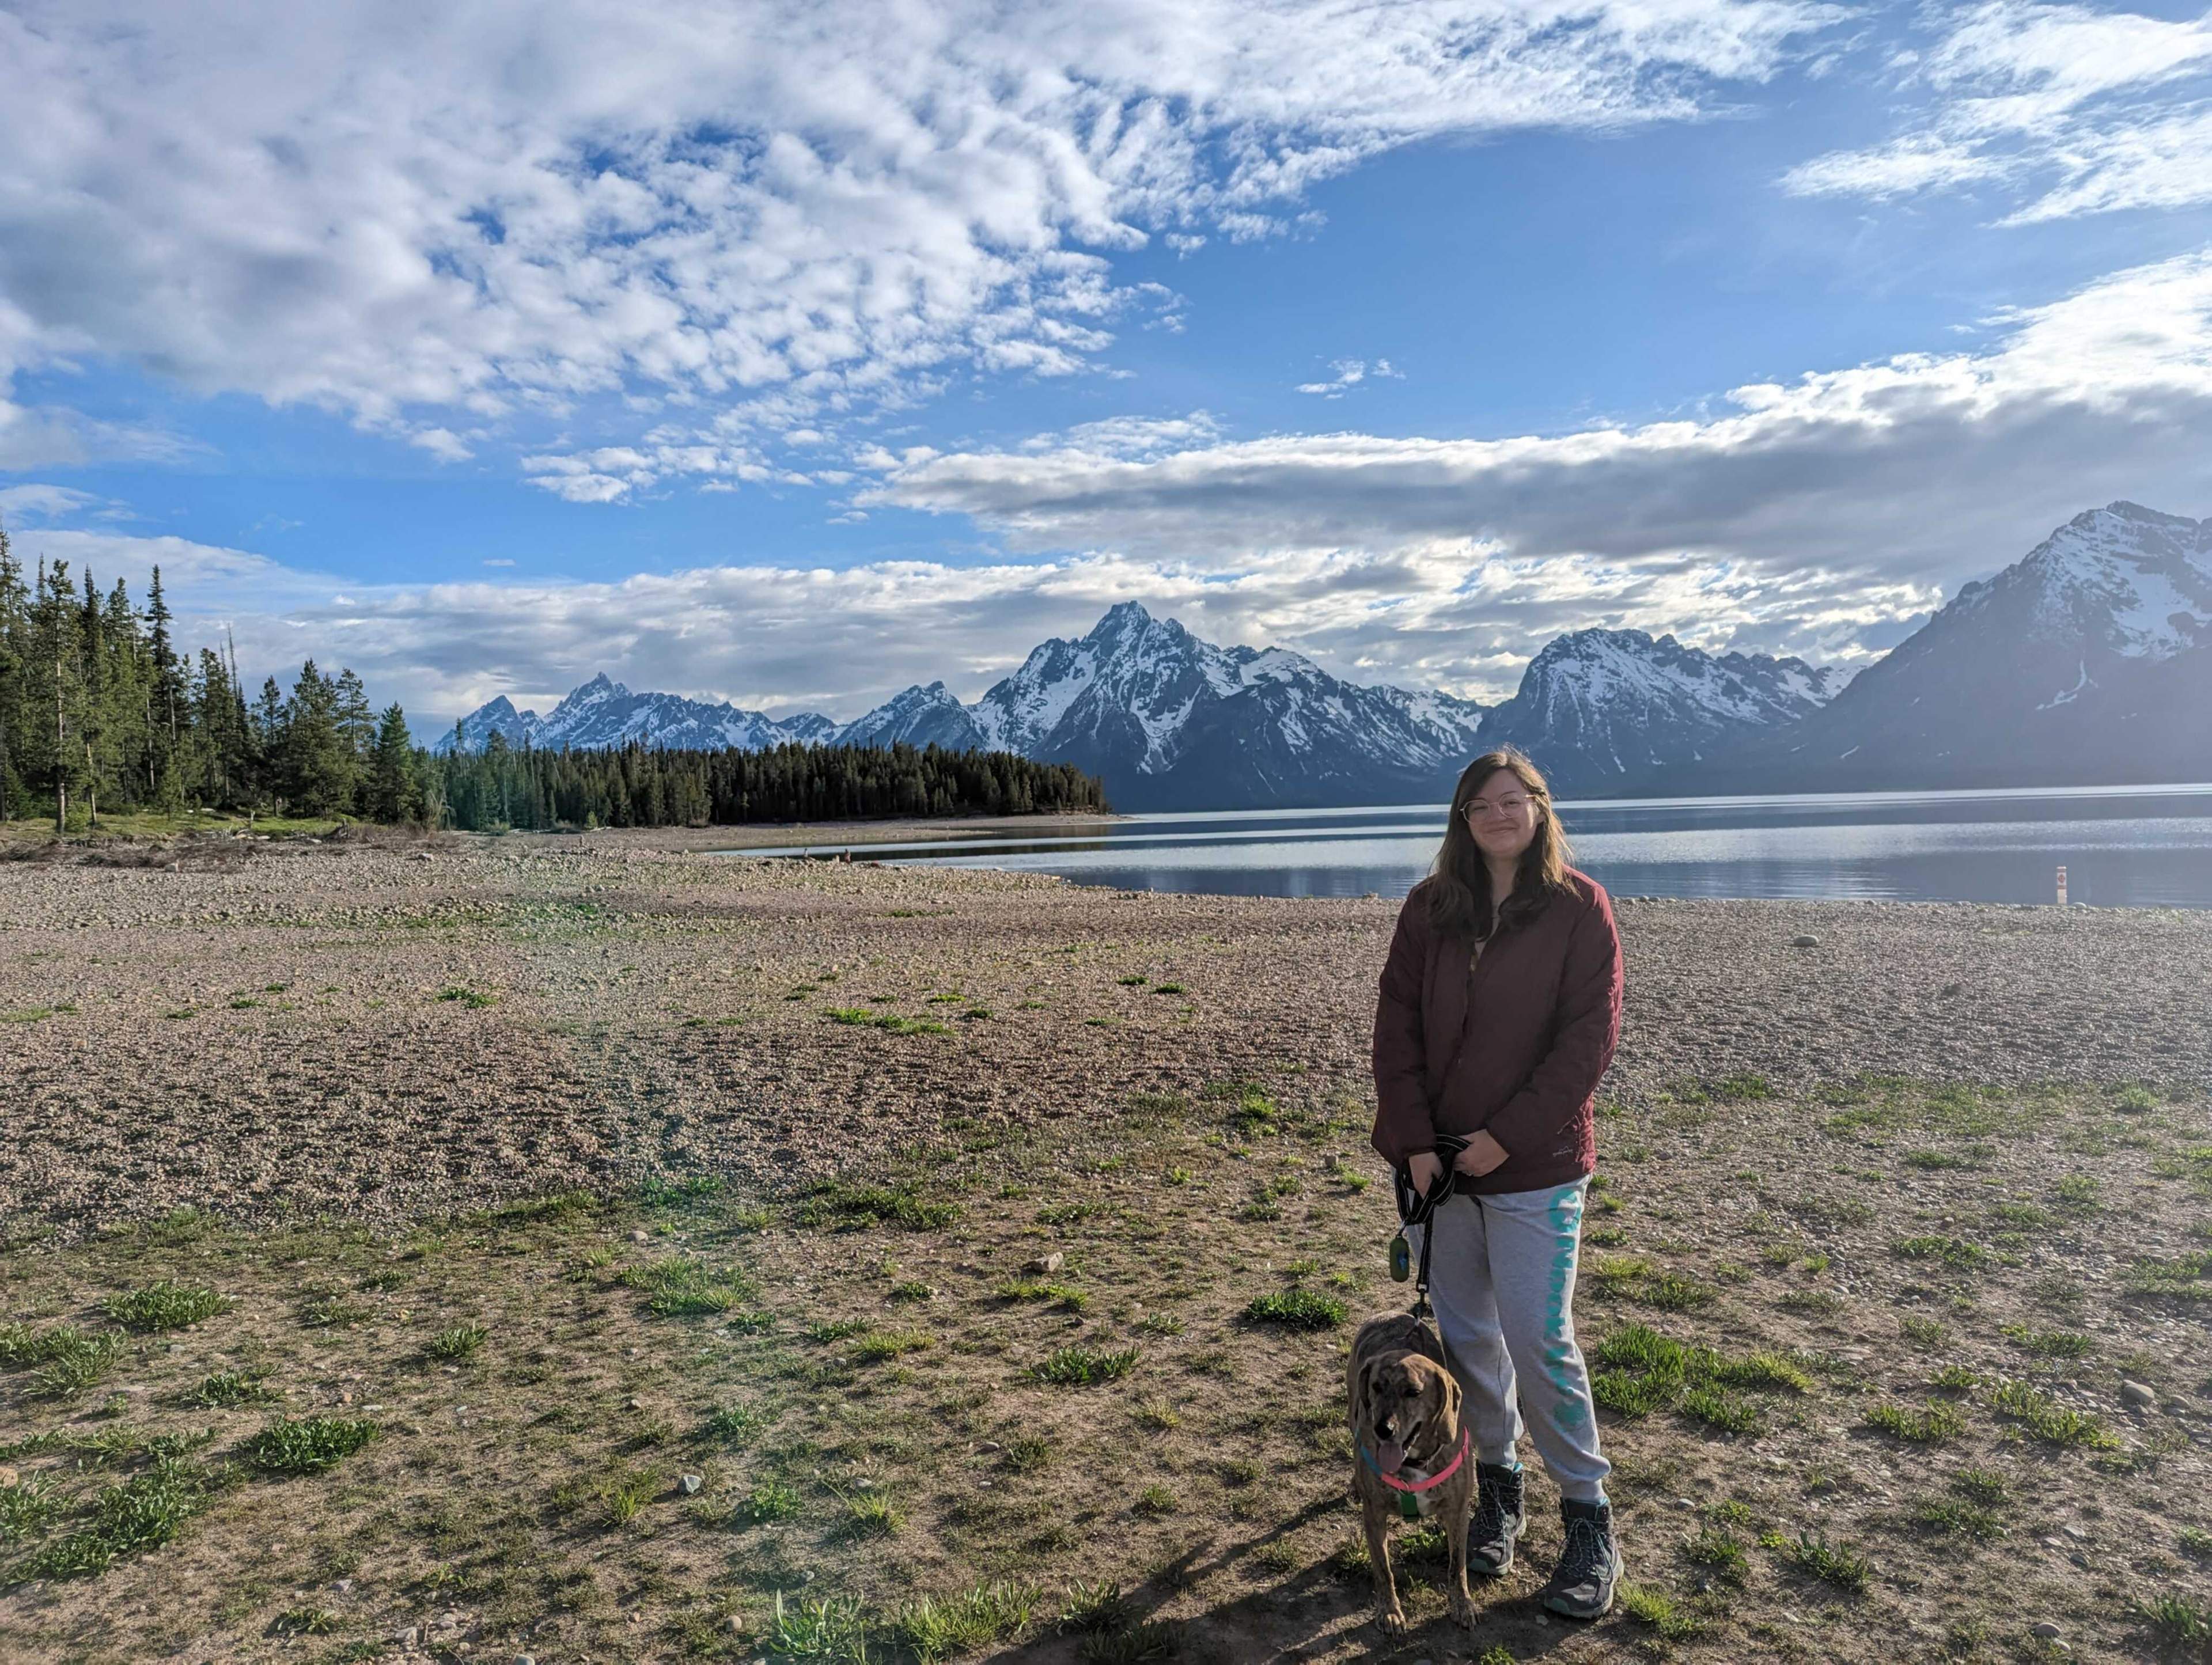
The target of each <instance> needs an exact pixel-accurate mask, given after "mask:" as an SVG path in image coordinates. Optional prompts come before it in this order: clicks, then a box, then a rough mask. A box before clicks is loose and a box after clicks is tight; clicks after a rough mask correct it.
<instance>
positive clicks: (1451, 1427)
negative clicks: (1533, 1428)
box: [1346, 1312, 1474, 1636]
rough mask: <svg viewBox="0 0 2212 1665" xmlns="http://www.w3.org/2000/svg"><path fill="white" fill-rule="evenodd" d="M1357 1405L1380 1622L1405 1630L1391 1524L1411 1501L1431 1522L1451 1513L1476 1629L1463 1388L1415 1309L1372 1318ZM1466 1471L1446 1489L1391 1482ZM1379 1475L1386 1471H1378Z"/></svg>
mask: <svg viewBox="0 0 2212 1665" xmlns="http://www.w3.org/2000/svg"><path fill="white" fill-rule="evenodd" d="M1346 1387H1347V1389H1348V1391H1349V1394H1350V1398H1351V1408H1352V1488H1353V1490H1354V1491H1355V1492H1357V1493H1358V1498H1359V1507H1360V1515H1361V1517H1362V1519H1363V1521H1364V1523H1365V1525H1366V1528H1367V1559H1368V1561H1369V1562H1370V1565H1372V1567H1373V1569H1374V1572H1375V1619H1376V1623H1377V1624H1379V1625H1380V1626H1382V1627H1383V1629H1384V1630H1385V1631H1387V1632H1389V1633H1390V1634H1391V1635H1393V1636H1399V1635H1402V1634H1404V1632H1405V1630H1406V1610H1405V1609H1404V1608H1403V1607H1400V1606H1399V1605H1398V1589H1397V1584H1396V1582H1395V1580H1394V1579H1393V1578H1392V1577H1391V1576H1390V1536H1389V1534H1390V1519H1391V1516H1395V1515H1396V1514H1398V1513H1399V1511H1400V1507H1401V1504H1400V1499H1401V1498H1406V1497H1411V1498H1413V1501H1414V1504H1415V1506H1416V1507H1417V1508H1418V1509H1419V1511H1420V1513H1421V1515H1422V1516H1431V1515H1439V1514H1440V1515H1442V1516H1443V1522H1444V1530H1445V1533H1446V1534H1447V1535H1448V1536H1449V1538H1450V1540H1451V1616H1452V1620H1453V1622H1454V1623H1455V1624H1458V1625H1462V1626H1468V1627H1470V1628H1471V1627H1472V1626H1474V1596H1473V1595H1472V1594H1470V1593H1469V1591H1468V1586H1467V1526H1468V1511H1469V1510H1470V1509H1471V1508H1472V1507H1473V1504H1474V1452H1473V1451H1471V1450H1469V1449H1468V1447H1467V1446H1466V1444H1465V1443H1462V1431H1461V1425H1460V1419H1459V1410H1460V1406H1459V1399H1460V1394H1459V1383H1458V1382H1455V1380H1453V1378H1452V1373H1451V1371H1450V1370H1449V1368H1447V1366H1446V1365H1445V1363H1444V1358H1443V1349H1442V1348H1441V1347H1440V1346H1438V1345H1437V1339H1436V1335H1435V1334H1434V1332H1432V1331H1431V1329H1430V1328H1428V1327H1427V1326H1426V1325H1425V1324H1423V1323H1421V1322H1419V1321H1418V1320H1416V1319H1415V1318H1414V1317H1413V1315H1412V1314H1410V1313H1403V1312H1400V1313H1392V1314H1389V1315H1388V1316H1383V1317H1380V1318H1370V1319H1369V1320H1368V1321H1367V1322H1365V1323H1364V1324H1362V1325H1361V1326H1360V1327H1359V1334H1358V1335H1357V1336H1356V1337H1354V1338H1353V1340H1352V1364H1351V1368H1350V1370H1349V1371H1348V1379H1347V1382H1346ZM1455 1458H1457V1459H1458V1467H1457V1468H1452V1463H1453V1460H1454V1459H1455ZM1446 1468H1452V1472H1451V1474H1449V1477H1447V1478H1446V1479H1444V1480H1442V1481H1440V1482H1438V1483H1437V1484H1436V1485H1434V1486H1427V1487H1425V1489H1422V1490H1419V1491H1414V1492H1401V1491H1399V1490H1397V1489H1396V1488H1395V1487H1393V1486H1389V1485H1387V1484H1385V1482H1384V1480H1383V1475H1385V1474H1388V1475H1389V1476H1390V1477H1391V1478H1392V1479H1394V1480H1398V1481H1399V1482H1401V1484H1402V1485H1405V1486H1419V1485H1420V1484H1421V1483H1422V1482H1423V1481H1425V1480H1429V1479H1430V1478H1431V1476H1433V1475H1435V1474H1439V1473H1441V1472H1442V1471H1443V1470H1444V1469H1446ZM1377 1471H1380V1472H1379V1473H1378V1472H1377Z"/></svg>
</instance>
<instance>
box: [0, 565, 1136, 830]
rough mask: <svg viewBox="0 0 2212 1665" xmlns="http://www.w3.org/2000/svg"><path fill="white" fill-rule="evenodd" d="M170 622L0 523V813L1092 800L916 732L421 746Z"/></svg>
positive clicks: (650, 816)
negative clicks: (761, 743) (17, 547)
mask: <svg viewBox="0 0 2212 1665" xmlns="http://www.w3.org/2000/svg"><path fill="white" fill-rule="evenodd" d="M172 624H173V619H172V616H171V614H170V611H169V608H168V605H167V600H166V599H165V597H164V596H163V594H162V590H161V569H160V568H155V569H154V571H153V574H152V575H151V581H150V583H149V586H148V587H147V592H146V598H145V605H144V606H143V608H141V607H139V606H138V605H136V604H135V603H134V602H133V601H132V599H131V596H130V594H129V592H128V591H127V590H126V588H125V586H124V584H123V583H122V582H121V581H120V580H118V581H117V582H116V583H115V584H114V585H113V586H111V587H109V588H107V589H106V590H105V591H103V590H102V589H101V588H100V586H99V585H98V584H97V583H96V582H94V579H93V576H92V574H90V573H89V572H87V573H85V574H82V576H81V577H76V576H72V574H70V567H69V563H68V562H65V561H55V562H40V564H39V566H38V568H37V569H36V571H35V573H33V574H29V575H26V574H25V573H24V571H23V569H22V568H21V564H20V563H19V562H17V561H16V560H15V556H14V555H13V553H12V551H11V550H9V544H8V537H7V532H6V531H5V529H4V528H0V823H4V822H7V821H11V820H25V819H32V818H39V817H43V818H46V819H49V820H51V821H52V823H53V825H54V827H55V829H56V830H57V831H68V830H73V829H75V828H76V826H78V825H87V826H91V827H98V826H99V825H100V817H101V816H102V814H103V813H106V814H110V815H112V814H115V813H118V812H151V813H153V814H155V815H160V816H183V815H185V814H186V813H188V812H191V811H216V812H221V813H226V814H240V813H245V814H263V815H278V816H285V817H295V818H301V819H345V818H353V819H360V820H367V821H376V822H383V823H424V824H428V825H434V826H444V827H452V828H455V829H459V830H462V831H470V832H479V831H499V830H502V829H507V828H517V829H553V828H559V827H577V828H586V827H663V826H705V825H729V824H735V823H741V822H750V821H823V820H842V819H854V818H860V817H884V816H902V817H927V816H951V815H1026V814H1031V813H1038V814H1043V813H1051V812H1054V811H1070V810H1097V809H1103V808H1104V807H1105V793H1104V789H1103V786H1102V785H1101V783H1100V782H1099V781H1098V780H1097V777H1095V776H1092V775H1085V774H1084V773H1083V772H1082V771H1080V770H1079V769H1075V768H1074V767H1073V766H1072V765H1069V764H1064V763H1036V762H1032V761H1031V760H1030V759H1028V758H1025V757H1018V756H1016V755H1014V754H1012V753H1010V752H980V751H969V752H956V751H947V750H944V749H942V748H940V747H938V746H928V747H924V748H919V749H917V748H915V747H914V746H911V745H906V744H894V745H890V746H807V745H796V744H793V745H782V746H777V747H775V748H773V749H771V750H765V751H757V752H753V751H743V750H736V749H730V750H714V751H664V750H653V749H651V748H648V747H646V746H643V745H635V744H634V745H629V746H624V747H622V748H619V749H617V750H604V751H598V750H595V751H568V750H562V751H535V750H529V749H527V748H520V749H518V748H512V747H509V746H508V745H507V744H505V742H504V741H502V740H501V739H500V738H498V737H496V736H495V737H494V738H493V739H492V741H491V743H490V744H489V746H487V747H486V748H485V749H484V750H482V751H480V752H462V751H455V752H453V753H451V754H447V755H440V754H438V753H435V752H431V751H428V750H424V749H423V748H422V747H419V746H417V745H416V744H414V741H413V739H412V738H411V736H410V732H409V730H408V726H407V717H406V714H405V713H404V711H403V710H402V709H401V708H399V707H398V705H397V704H392V705H387V706H386V707H385V708H383V710H382V711H378V710H377V709H376V708H374V706H373V705H372V704H371V703H370V702H369V697H368V690H367V689H366V688H364V687H363V686H362V681H361V678H359V677H357V676H356V675H355V674H354V672H353V671H350V670H347V669H341V670H340V671H338V672H337V675H336V676H331V675H330V674H328V673H326V672H325V671H323V670H321V669H320V668H319V666H317V665H316V664H315V663H314V661H313V660H312V659H310V660H308V661H307V663H306V664H305V665H301V668H300V672H299V675H298V677H297V678H295V680H294V682H293V684H292V688H291V690H290V692H289V694H288V693H287V692H286V691H285V690H284V689H283V687H282V686H281V685H280V684H278V682H277V680H276V678H274V677H270V678H264V680H263V682H262V684H261V687H260V689H259V690H258V692H257V693H255V694H254V695H253V696H252V697H250V698H249V696H248V695H247V692H246V688H245V685H244V684H243V683H242V681H241V680H240V676H239V671H238V663H237V654H236V650H235V648H234V647H233V646H232V644H230V643H229V642H228V641H226V642H225V643H224V644H223V645H222V647H221V648H217V647H199V648H198V649H197V652H192V651H191V650H188V649H184V648H180V647H179V646H178V644H177V642H176V641H175V638H174V635H173V630H172V628H171V627H172Z"/></svg>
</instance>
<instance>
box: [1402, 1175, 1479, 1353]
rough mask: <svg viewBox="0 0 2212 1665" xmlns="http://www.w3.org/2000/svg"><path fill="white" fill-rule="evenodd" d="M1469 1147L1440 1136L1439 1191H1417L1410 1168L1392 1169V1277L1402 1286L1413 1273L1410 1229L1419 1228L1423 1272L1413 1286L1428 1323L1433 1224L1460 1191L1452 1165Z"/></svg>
mask: <svg viewBox="0 0 2212 1665" xmlns="http://www.w3.org/2000/svg"><path fill="white" fill-rule="evenodd" d="M1467 1145H1468V1141H1467V1140H1466V1139H1462V1138H1461V1137H1460V1136H1459V1135H1458V1134H1457V1133H1438V1134H1437V1160H1438V1161H1440V1162H1442V1163H1443V1172H1442V1173H1441V1174H1439V1175H1437V1183H1436V1188H1435V1189H1434V1190H1431V1191H1428V1192H1420V1191H1416V1190H1415V1189H1414V1188H1413V1174H1412V1172H1411V1171H1410V1170H1408V1169H1405V1168H1394V1169H1392V1170H1390V1179H1391V1182H1392V1184H1393V1185H1394V1186H1395V1188H1396V1190H1397V1194H1398V1235H1397V1236H1396V1237H1394V1238H1392V1239H1391V1240H1390V1275H1391V1277H1393V1278H1395V1279H1397V1281H1398V1282H1400V1283H1401V1284H1402V1283H1404V1282H1405V1281H1406V1275H1407V1273H1408V1272H1409V1271H1411V1270H1412V1267H1411V1264H1410V1262H1411V1261H1412V1254H1411V1249H1412V1245H1411V1244H1409V1243H1407V1241H1406V1230H1407V1227H1408V1226H1414V1225H1418V1226H1419V1227H1420V1228H1421V1271H1420V1276H1419V1278H1417V1279H1415V1280H1414V1283H1413V1316H1414V1317H1415V1318H1417V1319H1419V1320H1420V1321H1421V1322H1424V1323H1425V1322H1428V1319H1429V1316H1430V1307H1429V1255H1430V1251H1431V1250H1432V1249H1434V1248H1435V1247H1436V1242H1437V1234H1436V1233H1435V1232H1434V1231H1431V1230H1429V1221H1430V1218H1431V1217H1432V1216H1433V1215H1434V1214H1435V1213H1436V1212H1437V1209H1439V1208H1441V1207H1442V1206H1443V1205H1444V1203H1445V1201H1446V1200H1448V1199H1449V1197H1450V1196H1451V1194H1452V1192H1453V1190H1454V1189H1455V1188H1456V1186H1457V1184H1458V1181H1459V1170H1458V1169H1456V1168H1455V1167H1453V1166H1452V1164H1454V1163H1455V1162H1456V1161H1457V1160H1458V1159H1459V1155H1460V1152H1462V1151H1464V1150H1466V1149H1467Z"/></svg>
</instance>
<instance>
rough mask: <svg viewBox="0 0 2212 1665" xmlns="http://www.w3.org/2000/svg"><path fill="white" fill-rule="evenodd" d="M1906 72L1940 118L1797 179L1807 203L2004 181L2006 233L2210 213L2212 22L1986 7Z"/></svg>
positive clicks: (2057, 8) (1956, 21)
mask: <svg viewBox="0 0 2212 1665" xmlns="http://www.w3.org/2000/svg"><path fill="white" fill-rule="evenodd" d="M1935 16H1936V17H1937V18H1939V19H1940V20H1941V26H1942V30H1943V33H1942V38H1941V39H1940V40H1939V41H1938V42H1937V43H1936V46H1935V47H1934V49H1933V50H1932V51H1930V52H1928V53H1927V54H1925V55H1924V56H1922V57H1914V58H1908V59H1907V61H1906V64H1905V70H1906V76H1905V78H1906V81H1907V82H1908V84H1911V85H1919V86H1923V87H1925V88H1928V89H1929V93H1930V94H1931V95H1932V97H1933V98H1934V100H1936V103H1935V107H1934V108H1933V109H1932V111H1930V112H1928V113H1927V114H1925V115H1924V116H1923V117H1922V118H1920V119H1919V121H1918V122H1917V124H1916V125H1913V126H1912V127H1911V129H1910V130H1909V131H1905V132H1904V133H1902V134H1900V135H1899V137H1896V138H1894V139H1892V140H1891V141H1889V142H1888V143H1885V144H1881V145H1877V146H1875V147H1873V148H1871V149H1863V150H1844V151H1835V152H1832V153H1830V154H1829V155H1824V156H1818V157H1815V158H1814V159H1813V160H1812V161H1808V162H1805V163H1803V164H1802V165H1801V166H1799V167H1796V168H1793V169H1792V170H1790V173H1788V174H1786V175H1785V176H1784V185H1785V186H1786V188H1788V189H1789V190H1790V191H1794V192H1796V193H1797V194H1799V195H1802V196H1864V197H1875V198H1876V199H1882V198H1887V197H1899V196H1907V195H1911V194H1914V193H1917V192H1920V191H1944V190H1958V189H1961V188H1964V187H1966V186H1969V185H1984V184H1987V185H1997V186H2001V187H2003V188H2004V189H2006V190H2007V191H2008V192H2009V193H2011V194H2012V195H2014V196H2015V197H2017V198H2019V199H2020V205H2019V206H2018V207H2016V208H2015V210H2013V211H2012V213H2011V214H2010V215H2009V216H2007V219H2008V222H2010V223H2026V222H2033V221H2039V220H2057V219H2065V218H2069V217H2071V216H2075V215H2079V214H2090V213H2100V212H2106V211H2109V210H2117V209H2130V208H2133V209H2174V208H2185V207H2189V206H2191V205H2193V204H2202V203H2207V202H2212V12H2208V13H2207V14H2205V15H2203V16H2202V17H2198V18H2196V19H2194V20H2173V19H2166V18H2158V17H2150V16H2146V15H2142V14H2140V13H2135V12H2109V11H2097V10H2093V9H2090V8H2088V7H2086V6H2079V5H2049V4H2039V3H2033V0H1985V3H1983V4H1981V5H1977V6H1973V7H1970V8H1968V9H1965V10H1963V11H1960V12H1954V13H1938V14H1935Z"/></svg>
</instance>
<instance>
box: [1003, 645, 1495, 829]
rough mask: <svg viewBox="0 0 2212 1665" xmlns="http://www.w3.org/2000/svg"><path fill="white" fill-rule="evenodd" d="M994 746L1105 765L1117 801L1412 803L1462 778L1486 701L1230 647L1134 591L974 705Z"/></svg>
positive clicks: (1275, 651)
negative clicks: (1148, 606)
mask: <svg viewBox="0 0 2212 1665" xmlns="http://www.w3.org/2000/svg"><path fill="white" fill-rule="evenodd" d="M969 714H970V715H971V717H972V718H973V720H974V722H975V727H976V730H977V732H979V733H980V735H981V738H982V743H983V744H986V745H989V746H994V747H1003V748H1005V749H1006V750H1012V751H1018V752H1021V753H1023V754H1024V756H1027V757H1036V758H1042V759H1051V760H1055V761H1061V762H1066V763H1074V764H1075V765H1077V767H1079V768H1080V769H1085V770H1087V771H1089V772H1091V773H1093V774H1097V775H1101V776H1102V777H1103V779H1104V780H1105V782H1106V793H1107V796H1108V798H1109V799H1111V800H1112V801H1113V803H1114V804H1115V806H1116V807H1117V808H1121V809H1129V810H1138V809H1150V810H1165V809H1214V808H1227V807H1232V806H1233V807H1259V806H1266V805H1283V806H1297V805H1323V804H1354V803H1376V802H1382V803H1390V802H1403V801H1406V800H1407V799H1408V798H1413V799H1419V798H1423V797H1429V796H1434V795H1436V794H1437V793H1438V792H1439V791H1440V790H1448V789H1449V784H1450V781H1451V780H1452V778H1454V777H1455V775H1456V772H1457V770H1458V769H1459V768H1460V767H1461V766H1462V765H1463V764H1464V763H1465V762H1466V761H1467V759H1468V757H1471V756H1473V755H1474V754H1473V752H1472V750H1470V748H1471V747H1472V745H1473V744H1474V734H1475V732H1476V729H1477V728H1478V726H1480V721H1481V717H1482V708H1481V707H1480V706H1479V705H1476V704H1475V703H1474V702H1472V701H1468V700H1459V699H1455V698H1453V697H1452V696H1449V695H1444V694H1413V693H1408V692H1407V691H1406V690H1402V689H1384V688H1368V687H1362V686H1359V685H1357V684H1352V683H1347V682H1344V681H1341V680H1340V679H1339V678H1335V677H1333V676H1331V675H1330V674H1329V673H1328V671H1324V670H1322V668H1321V666H1319V665H1316V664H1315V663H1314V662H1313V661H1312V660H1311V659H1306V658H1304V656H1302V655H1300V654H1297V653H1289V652H1286V651H1285V650H1284V649H1281V648H1278V647H1270V648H1265V649H1261V648H1252V647H1216V646H1215V645H1214V644H1213V643H1212V642H1209V641H1200V639H1199V638H1198V637H1196V636H1194V635H1191V633H1190V632H1189V631H1188V630H1186V629H1184V628H1183V627H1182V625H1181V624H1179V623H1176V621H1175V620H1173V619H1156V618H1154V617H1152V615H1151V614H1150V613H1148V612H1146V611H1145V609H1144V608H1143V607H1142V606H1141V605H1139V604H1138V603H1136V602H1133V601H1125V602H1123V603H1121V605H1119V606H1116V607H1115V608H1113V609H1111V610H1110V611H1109V612H1108V613H1107V614H1106V616H1105V617H1103V618H1102V619H1100V620H1099V621H1098V623H1097V625H1095V626H1094V627H1093V628H1092V629H1091V633H1090V634H1089V635H1085V636H1083V637H1081V638H1080V639H1079V640H1077V641H1061V640H1058V639H1055V640H1054V641H1048V642H1046V643H1044V644H1043V645H1042V646H1041V647H1037V648H1036V649H1034V650H1033V651H1032V652H1031V653H1030V656H1029V658H1028V659H1026V660H1024V662H1023V665H1022V667H1021V669H1019V670H1018V671H1015V672H1014V673H1013V675H1012V676H1010V677H1008V678H1005V679H1004V680H1003V681H1001V682H999V683H997V684H994V685H993V686H992V687H991V688H990V689H989V690H987V691H986V692H985V693H984V695H983V697H982V698H981V700H979V701H977V702H976V703H975V705H974V706H973V707H972V708H969Z"/></svg>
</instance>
